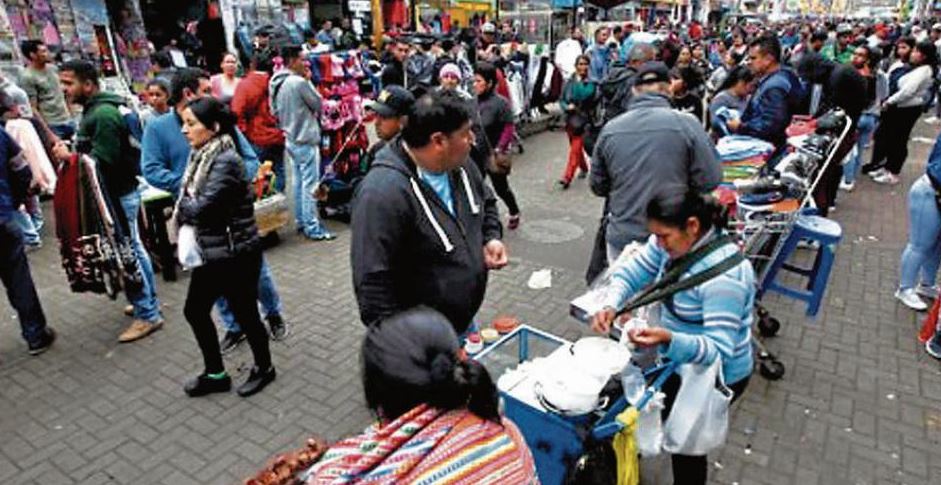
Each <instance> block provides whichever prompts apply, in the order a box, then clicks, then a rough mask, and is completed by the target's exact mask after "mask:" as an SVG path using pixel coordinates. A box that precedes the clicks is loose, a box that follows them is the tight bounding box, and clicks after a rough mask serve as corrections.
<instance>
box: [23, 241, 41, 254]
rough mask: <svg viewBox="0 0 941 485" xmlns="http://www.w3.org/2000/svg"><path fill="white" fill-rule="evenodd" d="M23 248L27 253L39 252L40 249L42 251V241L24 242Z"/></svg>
mask: <svg viewBox="0 0 941 485" xmlns="http://www.w3.org/2000/svg"><path fill="white" fill-rule="evenodd" d="M23 246H24V248H25V251H26V252H27V253H32V252H34V251H39V250H40V249H42V241H30V242H24V243H23Z"/></svg>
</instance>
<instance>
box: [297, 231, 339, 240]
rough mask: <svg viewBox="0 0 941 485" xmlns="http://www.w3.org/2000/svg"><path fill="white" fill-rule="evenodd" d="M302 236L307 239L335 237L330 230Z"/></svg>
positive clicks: (330, 238) (331, 238)
mask: <svg viewBox="0 0 941 485" xmlns="http://www.w3.org/2000/svg"><path fill="white" fill-rule="evenodd" d="M304 237H305V238H307V240H309V241H333V240H334V239H336V238H337V237H336V236H335V235H334V234H333V233H332V232H327V231H324V232H321V233H319V234H314V235H310V234H304Z"/></svg>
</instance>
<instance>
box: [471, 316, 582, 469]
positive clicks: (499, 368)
mask: <svg viewBox="0 0 941 485" xmlns="http://www.w3.org/2000/svg"><path fill="white" fill-rule="evenodd" d="M568 344H570V342H568V341H566V340H564V339H561V338H559V337H556V336H554V335H552V334H548V333H545V332H543V331H540V330H538V329H535V328H533V327H529V326H527V325H521V326H519V327H518V328H517V329H516V330H514V331H513V332H511V333H508V334H507V335H505V336H504V337H502V338H501V339H500V340H498V341H497V342H495V343H493V344H492V345H490V346H488V347H487V348H486V349H484V350H483V351H482V352H481V353H479V354H477V355H476V356H475V357H474V358H475V359H476V360H477V361H478V362H480V363H481V364H483V365H484V367H486V368H487V371H488V372H490V375H491V376H492V377H493V378H494V379H498V378H499V377H500V376H501V375H503V373H504V372H505V371H506V370H508V369H511V368H513V367H516V366H517V365H519V364H520V363H522V362H525V361H527V360H532V359H534V358H537V357H545V356H548V355H549V354H550V353H552V352H553V351H554V350H556V349H557V348H558V347H560V346H562V345H568ZM500 397H501V398H502V400H503V407H504V409H503V412H504V414H505V415H506V417H507V418H508V419H509V420H510V421H513V423H515V424H516V426H517V427H518V428H519V429H520V432H521V433H522V434H523V438H525V439H526V444H527V445H529V449H530V451H532V454H533V459H534V460H535V462H536V472H537V473H538V475H539V481H540V482H541V483H542V484H543V485H559V484H561V483H562V481H563V480H564V479H565V474H566V472H567V470H568V468H569V467H570V466H572V465H573V464H574V463H575V461H576V460H578V458H579V457H580V456H581V455H582V451H583V449H584V440H585V438H586V437H587V436H588V434H589V433H590V431H591V430H590V426H591V423H592V422H593V421H594V419H595V418H596V416H594V415H593V414H586V415H584V416H575V417H567V416H560V415H558V414H554V413H551V412H546V411H544V410H543V409H540V408H535V407H533V406H530V405H529V404H527V403H525V402H523V401H520V400H518V399H516V398H514V397H513V396H510V395H508V394H506V393H504V392H501V393H500Z"/></svg>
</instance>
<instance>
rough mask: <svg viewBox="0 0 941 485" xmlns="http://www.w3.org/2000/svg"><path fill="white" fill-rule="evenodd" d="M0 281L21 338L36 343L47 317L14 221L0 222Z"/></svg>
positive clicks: (21, 238) (44, 329) (21, 237)
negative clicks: (17, 322) (18, 327)
mask: <svg viewBox="0 0 941 485" xmlns="http://www.w3.org/2000/svg"><path fill="white" fill-rule="evenodd" d="M0 280H2V281H3V286H4V287H5V288H6V290H7V298H8V299H9V300H10V306H12V307H13V309H14V310H16V314H17V317H18V318H19V321H20V331H21V332H22V335H23V339H24V340H26V342H27V343H29V344H39V343H40V339H42V338H43V334H44V332H45V331H46V316H45V314H43V311H42V305H40V303H39V295H38V294H36V285H34V284H33V276H32V274H31V273H30V271H29V260H27V259H26V250H25V249H24V247H23V236H22V234H21V233H20V228H19V226H17V225H16V222H14V221H13V219H9V220H7V221H0Z"/></svg>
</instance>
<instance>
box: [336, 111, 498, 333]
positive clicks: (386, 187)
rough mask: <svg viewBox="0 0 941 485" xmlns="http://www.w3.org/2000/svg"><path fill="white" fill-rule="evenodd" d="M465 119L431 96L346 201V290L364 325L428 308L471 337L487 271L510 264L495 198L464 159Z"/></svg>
mask: <svg viewBox="0 0 941 485" xmlns="http://www.w3.org/2000/svg"><path fill="white" fill-rule="evenodd" d="M473 140H474V135H473V131H471V113H469V112H468V110H467V106H466V104H465V103H464V102H463V101H462V100H461V99H460V98H458V97H457V96H453V95H448V94H446V93H443V94H439V93H429V94H426V95H424V96H422V97H421V98H419V99H418V100H417V101H416V102H415V104H414V106H413V107H412V109H411V111H410V112H409V117H408V123H407V124H406V125H405V129H404V130H403V131H402V136H401V137H400V138H398V139H396V140H394V141H393V142H391V143H389V145H388V146H386V148H385V149H384V150H382V151H381V152H380V153H379V154H378V156H377V157H376V162H375V163H374V164H373V166H372V168H371V169H370V171H369V173H368V174H366V178H365V179H364V180H363V182H362V183H361V184H360V186H359V187H358V189H357V191H356V196H355V199H354V202H353V218H352V225H353V226H352V233H353V240H352V244H351V248H350V255H351V258H350V259H351V261H352V265H353V289H354V290H355V292H356V299H357V302H358V304H359V310H360V316H361V318H362V321H363V323H365V324H366V325H369V326H372V325H378V324H380V323H381V322H382V320H384V319H386V318H388V317H390V316H392V315H394V314H396V313H399V312H401V311H403V310H407V309H409V308H412V307H415V306H418V305H427V306H429V307H431V308H434V309H435V310H438V311H439V312H441V313H443V314H444V315H445V316H446V317H448V320H449V321H450V322H451V324H452V325H454V328H455V330H456V331H457V333H458V334H463V333H465V332H467V331H468V329H470V328H472V321H473V318H474V315H476V314H477V311H478V310H479V309H480V305H481V303H482V302H483V299H484V293H485V291H486V289H487V271H488V270H491V269H500V268H502V267H504V266H506V264H507V261H508V260H507V251H506V247H505V246H504V245H503V243H502V242H501V241H500V239H501V237H502V227H501V224H500V216H499V214H498V213H497V205H496V198H495V197H494V196H493V193H491V192H490V190H489V188H487V186H486V184H485V183H484V179H483V177H482V176H481V174H480V171H478V170H477V167H475V166H474V164H473V162H471V161H470V159H469V158H468V154H469V153H470V150H471V144H472V143H473Z"/></svg>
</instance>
